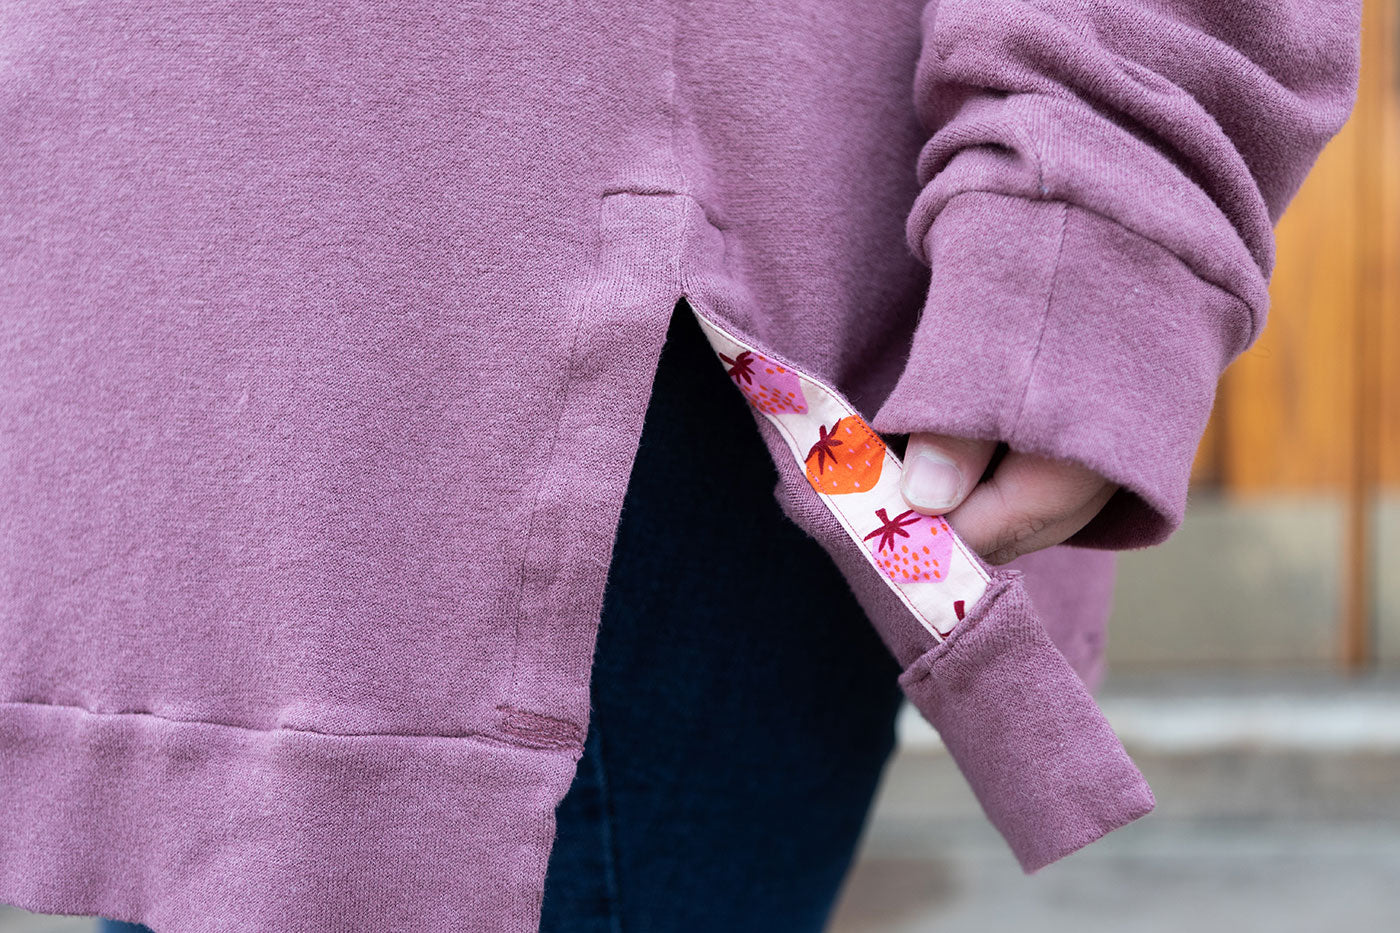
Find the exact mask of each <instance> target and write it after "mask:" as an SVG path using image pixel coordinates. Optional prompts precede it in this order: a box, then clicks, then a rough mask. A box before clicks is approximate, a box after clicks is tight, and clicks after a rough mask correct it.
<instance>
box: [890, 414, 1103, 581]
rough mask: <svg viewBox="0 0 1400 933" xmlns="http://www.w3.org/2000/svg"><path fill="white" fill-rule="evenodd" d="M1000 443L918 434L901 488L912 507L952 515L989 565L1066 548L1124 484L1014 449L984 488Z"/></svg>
mask: <svg viewBox="0 0 1400 933" xmlns="http://www.w3.org/2000/svg"><path fill="white" fill-rule="evenodd" d="M996 448H997V442H996V441H982V440H975V439H972V438H965V437H948V436H947V435H943V434H913V435H910V437H909V446H908V448H907V450H906V452H905V455H904V467H905V471H904V477H903V480H902V485H901V489H902V491H903V493H904V498H905V501H907V502H908V503H909V507H910V508H912V509H914V510H915V511H918V512H922V513H923V514H925V515H945V516H946V518H947V520H948V524H949V525H951V526H952V528H953V530H954V531H956V532H957V533H958V534H959V535H960V536H961V537H962V539H963V540H964V541H966V542H967V544H968V546H969V547H971V548H972V549H973V550H975V551H977V553H979V554H981V555H982V557H983V559H985V560H986V561H987V562H988V563H989V564H1004V563H1006V562H1007V561H1010V560H1013V559H1015V558H1017V557H1020V556H1021V555H1022V554H1028V553H1030V552H1031V551H1037V550H1040V549H1041V548H1046V547H1050V546H1051V545H1052V544H1059V543H1060V542H1062V541H1064V540H1065V539H1066V538H1068V537H1069V536H1070V535H1072V534H1074V533H1075V532H1076V531H1078V530H1079V529H1081V528H1083V527H1084V526H1085V525H1087V524H1089V520H1090V519H1092V518H1093V517H1094V516H1095V515H1097V514H1098V512H1099V509H1101V508H1103V506H1104V503H1105V502H1107V501H1108V500H1109V497H1110V496H1112V495H1113V493H1114V492H1115V491H1117V489H1118V486H1117V484H1115V483H1111V482H1109V481H1108V480H1106V479H1104V478H1103V477H1102V476H1100V475H1099V474H1097V473H1095V472H1094V471H1093V470H1090V469H1088V468H1087V467H1084V466H1081V465H1079V464H1077V463H1072V462H1070V461H1068V460H1053V459H1049V458H1046V457H1037V456H1035V455H1033V454H1027V453H1021V452H1019V451H1015V450H1010V451H1007V453H1006V456H1005V457H1003V458H1002V460H1001V462H1000V463H998V464H997V466H996V469H995V470H994V471H993V473H992V475H991V476H990V477H988V478H987V479H986V480H983V481H982V482H978V480H979V479H980V478H981V476H982V474H983V473H984V472H985V471H986V469H987V464H988V463H990V462H991V459H992V453H993V452H994V451H995V450H996Z"/></svg>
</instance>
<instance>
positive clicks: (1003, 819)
mask: <svg viewBox="0 0 1400 933" xmlns="http://www.w3.org/2000/svg"><path fill="white" fill-rule="evenodd" d="M899 684H900V687H901V688H903V690H904V693H905V695H906V696H908V698H909V700H910V702H911V703H913V704H914V706H915V707H916V708H917V709H918V710H919V712H920V713H922V714H923V716H924V717H925V718H926V719H927V720H928V721H929V722H930V723H931V724H932V725H933V727H934V728H935V729H937V730H938V734H939V736H940V737H941V738H942V740H943V743H944V745H945V746H946V747H947V749H948V752H949V753H950V754H951V756H952V758H953V760H954V761H955V762H956V763H957V765H958V769H959V770H960V771H961V772H962V773H963V776H964V777H965V778H966V779H967V782H968V784H969V786H970V787H971V788H972V790H973V793H974V794H976V796H977V799H978V801H979V802H980V803H981V805H982V809H983V811H984V812H985V813H986V815H987V818H988V819H989V820H990V821H991V823H992V825H994V826H995V827H996V828H997V830H998V831H999V832H1000V833H1001V835H1002V836H1003V837H1004V838H1005V839H1006V842H1007V844H1008V845H1009V846H1010V847H1011V850H1012V852H1013V853H1014V854H1015V856H1016V859H1017V861H1018V862H1020V864H1021V868H1022V869H1023V870H1024V871H1025V872H1026V873H1027V874H1033V873H1034V872H1036V871H1038V870H1040V869H1041V868H1043V867H1045V866H1046V865H1049V864H1050V863H1051V862H1054V861H1056V860H1058V859H1061V858H1063V857H1064V856H1066V855H1069V854H1070V853H1072V852H1075V851H1077V850H1078V849H1081V848H1083V847H1084V846H1086V845H1088V844H1089V843H1091V842H1094V841H1095V840H1097V839H1099V838H1100V837H1102V836H1104V835H1106V834H1107V833H1109V832H1111V831H1113V830H1115V829H1118V828H1119V827H1122V826H1125V825H1127V824H1128V823H1131V822H1133V821H1134V820H1136V819H1138V818H1139V817H1141V816H1144V815H1146V814H1147V813H1149V812H1150V811H1151V810H1152V808H1153V807H1154V806H1155V805H1156V800H1155V799H1154V797H1153V795H1152V790H1151V788H1149V787H1148V784H1147V781H1146V780H1145V779H1144V778H1143V776H1142V773H1141V772H1140V771H1139V770H1138V768H1137V766H1136V765H1135V764H1134V763H1133V761H1132V759H1131V758H1130V757H1129V756H1128V753H1127V752H1126V751H1125V750H1124V748H1123V745H1122V743H1121V742H1120V741H1119V740H1118V737H1117V735H1115V734H1114V732H1113V729H1112V727H1111V726H1110V725H1109V723H1108V720H1107V719H1105V718H1104V715H1103V712H1102V711H1101V710H1100V709H1099V707H1098V704H1097V703H1095V702H1094V699H1093V698H1092V697H1091V696H1090V694H1089V691H1088V690H1087V689H1086V688H1085V686H1084V684H1083V682H1082V681H1081V680H1080V678H1079V676H1078V675H1077V674H1075V672H1074V670H1073V669H1072V668H1071V667H1070V666H1069V664H1068V662H1067V661H1066V660H1065V658H1064V656H1063V655H1062V654H1061V653H1060V652H1059V650H1058V649H1057V648H1056V647H1055V645H1054V644H1053V643H1052V642H1051V641H1050V638H1049V636H1048V635H1046V633H1045V629H1044V628H1043V626H1042V625H1041V624H1040V622H1039V621H1038V620H1037V619H1036V617H1035V613H1034V611H1033V609H1032V607H1031V602H1030V599H1029V597H1028V596H1027V594H1026V590H1025V587H1024V585H1023V584H1022V582H1021V574H1020V573H1018V572H1016V571H999V572H997V573H995V574H994V575H993V578H992V584H991V586H990V587H989V588H988V590H987V593H986V595H984V596H983V597H982V599H981V600H980V601H979V602H978V603H977V604H976V605H975V606H973V607H972V609H971V611H970V612H969V613H968V615H967V617H966V618H964V619H963V620H962V622H961V623H959V625H958V627H957V629H955V630H954V632H953V634H952V635H951V636H949V638H948V639H947V640H946V641H944V642H943V643H942V644H940V645H938V646H937V647H935V648H932V649H930V650H929V651H927V652H925V653H924V654H923V655H921V656H920V657H919V658H918V659H917V660H915V661H914V663H913V664H910V665H909V666H908V667H907V668H906V669H905V671H904V673H903V674H901V675H900V678H899Z"/></svg>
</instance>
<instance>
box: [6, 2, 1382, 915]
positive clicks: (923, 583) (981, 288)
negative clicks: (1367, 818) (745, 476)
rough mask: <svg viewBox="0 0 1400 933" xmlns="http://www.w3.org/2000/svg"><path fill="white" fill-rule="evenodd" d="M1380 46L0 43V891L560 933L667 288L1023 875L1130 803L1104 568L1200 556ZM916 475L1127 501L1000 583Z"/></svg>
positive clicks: (864, 25) (348, 17) (931, 24)
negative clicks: (1305, 239) (1317, 179)
mask: <svg viewBox="0 0 1400 933" xmlns="http://www.w3.org/2000/svg"><path fill="white" fill-rule="evenodd" d="M1360 6H1361V4H1360V2H1359V0H1232V2H1218V0H1092V2H1091V0H942V2H931V3H928V4H927V5H925V4H924V3H923V2H922V0H881V2H845V3H840V2H824V0H784V2H781V3H777V2H772V3H770V2H754V0H748V2H734V0H719V2H714V3H706V4H697V3H690V2H681V0H665V2H656V3H645V2H641V3H611V2H602V0H600V2H589V3H519V4H509V3H508V4H500V3H482V2H477V0H452V2H444V0H402V2H396V3H378V2H374V3H370V2H364V0H337V2H334V3H331V2H320V0H281V2H276V3H273V2H267V0H237V2H233V0H200V2H197V3H192V2H180V0H113V2H104V3H78V2H59V0H28V2H11V3H7V4H3V5H0V901H3V902H5V903H10V904H16V905H19V906H22V907H26V908H29V909H31V910H38V911H48V912H59V913H75V914H104V915H107V916H111V917H115V918H120V919H124V920H129V921H142V922H145V923H148V924H150V925H152V926H153V927H154V928H155V929H156V930H158V931H159V933H180V931H212V930H229V931H235V930H236V931H251V930H256V931H278V933H303V931H345V930H395V931H423V930H463V929H468V930H490V931H497V930H504V931H524V930H531V929H535V928H536V927H537V925H538V920H539V905H540V894H541V889H542V884H543V878H544V874H545V867H546V864H547V859H548V854H549V850H550V846H551V843H552V840H553V833H554V823H553V811H554V808H555V806H556V804H557V803H558V802H559V800H560V799H561V798H562V797H563V795H564V793H565V791H566V790H567V788H568V786H569V783H570V781H571V779H572V777H573V774H574V770H575V764H576V762H577V760H578V758H579V755H580V752H581V743H582V739H583V736H584V734H585V732H586V729H587V725H588V686H589V675H590V667H591V658H592V650H593V646H594V637H595V632H596V627H597V623H598V617H599V613H600V606H601V597H602V590H603V585H604V582H605V579H606V575H607V568H608V564H609V556H610V553H611V549H612V543H613V536H614V533H615V530H616V525H617V519H618V513H619V509H620V507H621V501H622V496H623V491H624V488H625V485H626V482H627V477H628V473H629V470H630V467H631V463H632V460H633V456H634V453H635V450H636V445H637V442H638V438H639V435H640V430H641V423H642V417H643V413H644V411H645V408H646V402H647V399H648V396H649V392H650V388H651V380H652V375H653V372H654V365H655V363H656V360H657V356H658V352H659V349H660V346H661V343H662V340H663V337H664V335H665V332H666V326H667V321H668V318H669V316H670V314H671V313H672V311H673V309H674V308H675V307H676V303H677V300H678V299H679V298H680V297H684V298H686V299H687V302H688V305H689V307H690V308H692V309H693V311H694V313H695V314H696V315H697V316H698V317H699V318H700V319H701V321H702V323H703V324H704V325H705V327H706V333H707V336H709V337H710V339H711V341H712V344H713V345H714V348H715V350H716V361H715V365H716V366H724V367H726V371H727V372H729V374H730V376H731V379H732V381H733V383H734V385H735V389H736V391H743V392H744V393H745V395H746V397H748V398H749V399H750V401H751V402H752V403H753V412H754V416H755V418H754V423H755V429H756V430H759V431H760V432H762V434H763V437H764V439H765V441H766V442H767V444H768V447H769V449H770V451H771V453H772V456H773V460H774V463H775V464H776V465H777V467H778V470H779V475H780V481H779V483H778V484H777V487H776V489H775V495H776V496H777V497H778V499H779V501H780V502H781V503H782V506H783V508H785V509H786V510H787V513H788V514H789V515H790V516H791V517H792V519H793V520H794V521H795V522H797V523H798V524H800V525H801V526H802V527H803V528H805V529H806V530H807V531H808V532H809V533H811V534H812V535H813V536H814V537H816V538H817V539H818V540H819V541H820V542H821V543H822V545H823V546H824V547H825V548H826V549H827V551H828V552H829V553H830V555H831V557H832V568H831V572H839V573H842V574H843V575H844V576H845V578H846V579H847V580H848V581H849V583H850V585H851V587H852V589H853V590H854V591H855V592H856V594H857V595H858V596H859V598H860V600H861V604H862V606H863V608H864V609H865V610H866V612H867V614H868V616H869V621H870V623H871V624H872V625H874V626H875V627H876V629H877V630H878V632H879V633H880V635H881V637H882V638H883V640H884V641H885V643H886V644H887V646H888V647H889V649H890V651H891V652H892V654H893V655H894V657H896V658H897V659H898V660H899V662H900V664H901V665H902V667H903V669H904V674H903V676H902V677H901V679H900V683H901V685H902V686H903V687H904V689H905V691H906V693H907V694H908V696H909V698H910V700H911V701H912V702H913V703H914V704H915V705H916V706H917V707H918V708H919V710H920V711H921V712H922V713H923V714H924V715H925V716H926V717H928V718H929V720H930V721H931V722H932V723H933V724H934V725H935V726H936V727H937V728H938V729H939V731H940V733H941V734H942V736H943V738H944V741H945V743H946V744H947V745H948V748H949V750H950V752H951V753H952V754H953V756H954V757H955V758H956V759H957V762H958V764H959V766H960V767H961V768H962V770H963V772H964V774H965V775H966V776H967V779H968V781H969V783H970V784H971V786H972V788H973V790H974V791H975V792H976V793H977V796H978V798H979V799H980V800H981V802H982V804H983V806H984V808H985V809H986V812H987V816H988V818H989V819H990V820H991V821H992V822H993V823H994V824H995V825H996V826H997V828H998V829H999V830H1001V832H1002V833H1003V834H1004V835H1005V836H1006V839H1007V841H1008V844H1009V845H1010V846H1011V848H1012V851H1013V852H1014V853H1015V854H1016V856H1017V858H1018V859H1019V860H1020V863H1021V865H1022V866H1023V868H1024V869H1025V870H1026V871H1028V872H1031V871H1035V870H1037V869H1039V868H1040V867H1041V866H1043V865H1046V864H1048V863H1050V862H1052V861H1054V860H1055V859H1058V858H1060V857H1062V856H1064V855H1066V854H1068V853H1070V852H1073V851H1074V850H1075V849H1077V848H1079V847H1080V846H1083V845H1085V844H1087V843H1089V842H1091V841H1092V840H1094V839H1096V838H1098V837H1099V836H1101V835H1103V834H1104V833H1106V832H1108V831H1110V830H1112V829H1114V828H1115V827H1117V826H1121V825H1123V824H1124V823H1127V822H1129V821H1131V820H1133V819H1135V818H1137V817H1139V816H1141V815H1142V814H1144V813H1146V812H1147V811H1148V810H1150V809H1151V807H1152V803H1153V800H1152V795H1151V793H1150V791H1149V790H1148V789H1147V786H1146V784H1145V783H1144V782H1143V780H1142V777H1141V775H1140V774H1139V773H1138V771H1137V769H1136V768H1135V767H1134V766H1133V763H1132V761H1131V760H1130V759H1129V757H1128V756H1127V755H1126V754H1125V753H1124V751H1123V749H1122V746H1121V745H1120V744H1119V743H1118V741H1117V739H1116V737H1114V735H1113V733H1112V731H1111V729H1109V727H1108V725H1107V723H1106V722H1105V721H1104V719H1103V717H1102V715H1101V714H1100V712H1099V710H1098V708H1097V707H1096V706H1095V704H1094V701H1093V699H1092V697H1091V695H1090V693H1089V690H1090V688H1092V687H1093V686H1094V685H1095V684H1096V683H1097V678H1098V676H1099V671H1100V665H1101V661H1102V650H1103V634H1104V633H1103V624H1104V619H1105V617H1106V614H1107V611H1108V604H1109V599H1110V593H1111V582H1112V579H1111V575H1112V569H1113V562H1112V558H1113V554H1112V552H1113V550H1115V549H1122V548H1127V547H1137V546H1143V545H1149V544H1152V543H1155V542H1159V541H1161V540H1163V539H1164V538H1165V537H1167V536H1168V535H1169V534H1170V533H1171V531H1172V530H1173V529H1174V528H1175V527H1176V525H1177V524H1178V523H1179V522H1180V520H1181V518H1182V512H1183V508H1184V503H1185V495H1186V488H1187V478H1188V473H1189V468H1190V463H1191V460H1192V456H1193V453H1194V451H1195V448H1196V446H1197V444H1198V442H1199V439H1200V436H1201V433H1202V430H1203V428H1204V425H1205V423H1206V419H1207V416H1208V413H1209V411H1210V407H1211V403H1212V400H1213V397H1214V393H1215V389H1216V384H1217V381H1218V379H1219V377H1220V374H1221V372H1222V371H1223V369H1224V368H1225V367H1226V365H1227V364H1228V363H1229V362H1230V361H1231V360H1232V359H1233V358H1235V357H1236V356H1237V355H1238V354H1239V353H1240V352H1241V351H1242V350H1243V349H1244V348H1245V347H1247V346H1248V345H1249V344H1250V342H1251V341H1252V340H1253V339H1254V337H1255V336H1256V335H1257V334H1258V333H1259V329H1260V327H1261V326H1262V324H1263V321H1264V317H1265V312H1266V310H1267V295H1268V292H1267V284H1268V277H1269V274H1270V271H1271V268H1272V265H1273V259H1274V253H1273V226H1274V224H1275V222H1276V221H1277V220H1278V218H1279V216H1280V215H1281V213H1282V212H1283V210H1284V207H1285V206H1286V204H1287V203H1288V201H1289V200H1290V198H1291V197H1292V195H1293V194H1294V192H1295V191H1297V189H1298V187H1299V185H1300V184H1301V182H1302V180H1303V178H1304V176H1305V174H1306V173H1307V171H1308V170H1309V168H1310V167H1311V165H1312V164H1313V162H1314V160H1315V159H1316V157H1317V155H1318V153H1319V152H1320V151H1321V150H1322V148H1323V146H1324V145H1325V144H1326V143H1327V141H1328V140H1329V139H1330V138H1331V137H1332V136H1333V135H1334V134H1335V133H1336V132H1337V131H1338V129H1339V128H1340V127H1341V126H1342V124H1343V123H1344V121H1345V119H1346V118H1347V116H1348V114H1349V112H1350V110H1351V107H1352V106H1353V103H1354V99H1355V94H1356V86H1357V79H1358V64H1359V45H1360V42H1359V37H1360ZM709 401H710V400H707V399H704V398H697V399H695V404H696V405H706V404H709ZM838 425H839V426H840V427H839V430H838V427H837V426H838ZM914 431H939V432H947V433H952V434H961V435H970V436H977V437H987V438H997V439H1000V440H1003V441H1006V442H1007V443H1008V444H1010V445H1011V446H1012V447H1014V448H1017V449H1021V450H1027V451H1034V452H1038V453H1042V454H1046V455H1051V456H1056V457H1063V458H1068V459H1071V460H1075V461H1078V462H1080V463H1083V464H1086V465H1088V466H1090V467H1092V468H1094V469H1095V470H1097V471H1099V472H1101V473H1102V474H1103V475H1105V476H1106V477H1108V478H1109V479H1111V480H1113V481H1115V482H1116V483H1118V484H1120V485H1121V487H1122V490H1121V492H1119V493H1118V494H1117V495H1116V496H1115V497H1114V498H1113V500H1112V501H1111V502H1109V504H1108V505H1107V506H1106V507H1105V508H1104V509H1103V511H1102V513H1101V514H1099V515H1098V517H1097V518H1096V519H1095V520H1094V521H1093V522H1092V523H1091V524H1090V525H1089V526H1088V527H1086V528H1085V529H1084V530H1083V531H1082V532H1080V533H1079V534H1077V535H1076V536H1075V538H1074V539H1072V542H1071V543H1072V544H1074V545H1080V547H1068V546H1062V547H1056V548H1052V549H1050V550H1048V551H1044V552H1040V553H1038V554H1034V555H1030V556H1028V557H1025V558H1022V559H1021V560H1019V561H1017V562H1015V564H1013V565H1012V566H1011V567H1010V568H1001V569H993V568H989V567H987V566H985V565H983V564H982V563H981V561H980V559H978V558H977V556H976V555H974V554H972V553H971V552H969V551H967V549H966V548H965V547H963V546H962V544H961V542H960V541H957V540H955V539H954V538H953V537H952V532H951V531H950V530H949V529H948V528H947V526H946V525H945V524H941V523H938V522H934V521H929V520H922V519H918V518H917V517H916V516H913V515H909V514H906V513H905V511H904V510H903V509H902V507H901V506H900V504H899V500H898V497H897V481H898V476H899V471H900V469H901V467H900V464H899V460H898V457H897V456H896V454H895V453H894V452H893V451H892V450H891V449H890V447H889V445H887V443H886V440H887V439H890V438H893V437H896V436H898V435H900V434H904V433H908V432H914ZM841 432H848V433H841ZM833 436H835V437H837V438H838V439H839V438H847V439H849V443H847V445H846V446H845V447H842V446H840V445H835V444H834V442H832V441H831V439H830V438H831V437H833ZM722 448H723V438H696V450H697V456H699V455H703V456H706V457H708V458H710V460H711V462H712V463H713V468H714V469H716V470H723V469H725V462H724V459H723V457H722V456H716V455H715V453H714V452H715V451H716V450H722ZM853 451H855V452H857V453H859V461H860V462H859V463H856V462H855V461H854V460H851V459H850V458H849V456H848V455H850V454H851V453H852V452H853ZM843 458H846V459H844V460H843ZM842 468H846V469H849V470H850V471H851V472H850V474H849V479H850V483H846V482H845V480H844V479H843V477H845V476H846V474H840V473H839V472H837V471H839V470H840V469H842ZM856 483H860V484H861V485H859V486H858V485H856ZM677 494H678V495H683V494H684V491H683V490H678V491H677ZM676 532H677V533H678V534H683V533H684V532H685V530H684V529H680V528H678V529H676ZM736 533H738V531H737V530H736ZM940 534H941V535H942V537H939V535H940ZM716 546H722V543H721V542H717V543H716ZM774 611H782V607H771V606H769V607H765V612H774ZM753 622H754V624H755V625H761V624H763V616H762V614H758V613H756V615H755V618H754V620H753ZM832 751H833V754H840V749H833V750H832ZM813 818H814V819H820V818H821V815H820V814H813ZM623 883H624V885H625V880H624V882H623Z"/></svg>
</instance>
